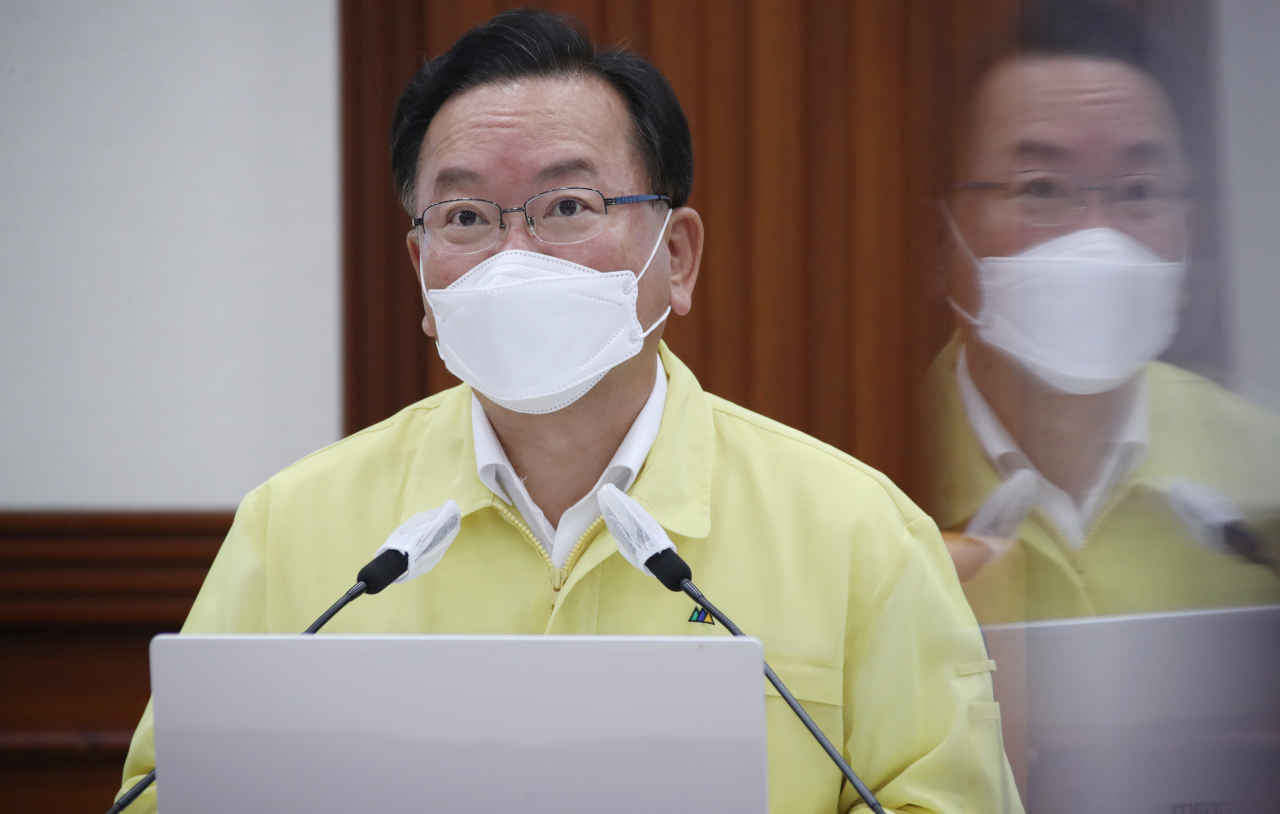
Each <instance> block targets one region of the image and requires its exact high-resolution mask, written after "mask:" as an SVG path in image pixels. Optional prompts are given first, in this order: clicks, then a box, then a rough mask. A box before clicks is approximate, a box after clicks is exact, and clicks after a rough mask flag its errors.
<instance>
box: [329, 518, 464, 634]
mask: <svg viewBox="0 0 1280 814" xmlns="http://www.w3.org/2000/svg"><path fill="white" fill-rule="evenodd" d="M461 526H462V511H461V510H460V509H459V508H458V504H457V503H454V502H453V501H452V500H449V501H445V504H444V505H443V506H440V507H439V508H436V509H432V510H430V511H426V512H419V513H418V514H415V515H414V516H413V517H410V518H409V519H408V520H406V521H404V523H402V524H401V525H400V527H399V528H397V529H396V530H395V531H393V532H391V536H390V537H388V538H387V541H386V542H385V543H383V544H382V545H381V546H379V547H378V550H377V552H376V553H375V554H374V557H373V559H372V560H370V561H369V564H368V565H366V566H365V567H364V568H361V569H360V573H358V574H356V584H355V585H352V586H351V590H349V591H347V592H346V593H345V594H343V595H342V597H341V598H340V599H339V600H338V601H337V602H334V603H333V605H332V606H330V608H329V609H328V610H327V611H325V612H324V613H322V614H320V618H319V619H317V620H315V621H314V622H312V623H311V627H309V628H307V629H306V630H305V631H303V635H304V636H305V635H309V634H312V633H315V632H316V631H318V630H319V629H320V628H322V627H324V626H325V623H326V622H328V621H329V620H330V619H332V618H333V617H334V615H335V614H337V612H338V611H340V610H342V609H343V608H345V607H346V606H347V605H348V603H350V602H351V600H353V599H355V598H356V597H358V596H361V595H363V594H376V593H381V592H382V590H383V589H384V588H386V587H387V586H388V585H390V584H391V583H392V582H407V581H408V580H411V579H414V578H415V577H420V576H422V575H423V574H425V573H427V572H428V571H430V570H431V569H432V568H435V567H436V563H438V562H440V558H441V557H443V556H444V552H445V550H446V549H448V548H449V546H450V545H451V544H452V543H453V541H454V540H455V539H456V538H457V536H458V529H459V528H460V527H461Z"/></svg>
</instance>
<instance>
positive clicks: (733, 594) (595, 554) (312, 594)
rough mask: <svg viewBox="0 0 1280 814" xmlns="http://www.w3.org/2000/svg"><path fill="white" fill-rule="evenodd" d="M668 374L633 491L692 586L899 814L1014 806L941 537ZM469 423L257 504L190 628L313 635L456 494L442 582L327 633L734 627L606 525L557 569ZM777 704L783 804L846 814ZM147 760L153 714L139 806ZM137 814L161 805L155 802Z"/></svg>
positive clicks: (816, 454) (263, 491) (360, 448)
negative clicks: (653, 435)
mask: <svg viewBox="0 0 1280 814" xmlns="http://www.w3.org/2000/svg"><path fill="white" fill-rule="evenodd" d="M662 361H663V364H664V365H665V367H666V370H667V372H668V374H669V376H670V383H669V388H668V393H667V400H666V404H665V407H664V412H663V417H662V425H661V429H660V431H659V433H658V437H657V440H656V441H655V443H654V445H653V448H652V451H651V452H650V453H649V457H648V459H647V461H646V462H645V465H644V468H643V469H642V470H641V472H640V474H639V477H638V478H637V479H636V481H635V483H634V484H633V485H632V487H631V489H630V491H629V494H630V495H631V496H632V497H634V498H635V499H636V500H637V501H639V502H640V504H641V505H643V506H644V507H645V509H646V510H648V511H649V512H651V513H652V515H653V516H654V518H655V519H656V520H657V521H658V522H659V523H660V524H661V525H662V526H663V527H665V528H666V529H667V530H668V532H669V533H670V535H671V538H672V540H673V541H674V542H675V544H676V546H677V547H678V549H679V551H680V554H681V556H682V557H684V559H685V560H687V561H688V563H689V565H690V566H691V567H692V568H693V574H694V580H695V582H696V583H697V584H698V587H699V588H701V589H702V590H703V591H705V592H706V594H707V596H708V597H710V598H711V599H712V601H714V602H715V603H716V604H717V605H719V607H720V608H722V609H723V610H724V611H725V613H727V614H728V615H729V616H730V617H731V618H732V619H733V620H734V621H735V622H737V623H738V624H739V625H740V626H741V627H742V628H743V630H745V631H747V632H748V633H749V634H751V635H754V636H758V637H759V638H760V639H761V640H762V641H763V642H764V645H765V651H766V658H767V659H768V661H769V663H770V664H771V665H772V666H773V668H774V669H775V670H776V671H777V673H778V675H779V676H780V677H781V678H782V679H783V681H784V682H786V684H787V685H788V687H790V689H791V690H792V691H793V692H794V693H795V694H796V696H797V697H799V698H800V699H801V701H802V702H803V703H804V705H805V707H806V709H808V710H809V712H810V714H811V715H812V716H813V718H814V720H816V721H817V723H818V724H819V725H820V726H821V727H822V728H823V730H824V731H825V732H826V733H827V735H828V737H830V738H831V740H832V741H833V742H834V743H835V744H837V745H842V746H843V751H844V753H845V756H846V757H847V759H848V760H849V763H850V764H851V765H852V766H853V767H854V770H855V771H857V772H858V773H859V776H860V777H861V778H862V779H863V780H864V781H865V782H866V783H867V784H868V785H869V786H870V787H871V788H872V789H873V790H874V791H875V792H876V793H877V794H878V795H879V798H880V800H881V802H882V803H883V804H884V805H885V806H886V807H887V808H891V809H896V810H899V811H913V812H924V811H928V812H939V814H941V812H957V813H958V812H962V811H964V812H975V813H981V814H989V812H1004V811H1009V810H1014V811H1020V810H1021V806H1020V805H1019V804H1018V803H1017V801H1016V799H1015V800H1013V801H1011V802H1009V803H1008V806H1011V807H1012V808H1009V807H1006V802H1005V801H1004V800H1003V798H1002V797H1001V795H1002V793H1004V789H1005V786H1003V785H1002V784H1003V783H1005V782H1007V781H1006V778H1007V776H1008V775H1007V772H1008V770H1007V763H1006V761H1005V759H1004V754H1003V750H1002V747H1001V745H1000V731H999V714H998V708H997V707H996V705H995V704H994V703H993V701H992V696H991V680H990V675H989V673H988V672H987V671H988V670H989V669H990V666H989V663H987V655H986V651H985V648H984V646H983V643H982V639H981V637H980V634H979V632H978V629H977V627H976V625H975V622H974V619H973V614H972V613H971V612H970V610H969V608H968V605H967V604H966V603H965V599H964V596H963V594H962V593H961V591H960V586H959V583H958V581H957V580H956V576H955V572H954V570H953V568H952V566H951V563H950V560H949V559H948V557H947V553H946V550H945V548H944V547H943V545H942V542H941V538H940V536H939V534H938V530H937V527H936V526H935V525H934V524H933V521H932V520H930V519H929V518H928V517H927V516H925V515H924V514H923V513H922V512H920V510H919V509H917V508H916V506H915V505H913V504H912V503H911V502H910V501H909V500H908V499H907V498H906V497H905V496H903V494H902V493H901V492H899V491H898V489H896V488H895V487H894V486H893V485H892V484H891V483H890V482H889V481H888V480H887V479H885V478H884V477H883V476H882V475H880V474H879V473H877V472H874V471H872V470H871V469H869V468H867V467H866V466H863V465H862V464H860V463H858V462H857V461H855V460H853V459H852V458H850V457H849V456H847V455H845V454H843V453H841V452H839V451H837V450H835V449H833V448H831V447H828V446H826V445H824V444H821V443H819V442H817V441H815V440H813V439H811V438H809V437H807V436H805V435H803V434H801V433H799V432H796V431H795V430H792V429H789V428H787V427H785V426H782V425H780V424H777V423H775V422H773V421H769V420H767V419H765V418H762V417H760V416H757V415H755V414H753V413H751V412H749V411H747V410H744V409H742V408H740V407H737V406H735V405H733V404H730V403H728V402H725V401H723V400H721V399H719V398H716V397H714V396H711V395H708V394H706V393H704V392H703V391H702V389H701V388H700V387H699V386H698V383H697V381H696V380H695V379H694V377H693V375H692V374H691V373H690V372H689V370H688V368H686V367H685V366H684V365H683V364H681V363H680V362H679V361H678V360H677V359H676V358H675V357H674V356H672V355H671V353H670V352H669V351H668V350H667V349H666V348H665V346H664V347H663V348H662ZM470 409H471V394H470V391H469V390H468V389H467V388H466V387H465V386H464V387H458V388H454V389H452V390H449V391H447V392H444V393H440V394H438V395H436V396H433V397H432V398H429V399H427V400H425V401H422V402H419V403H417V404H415V405H413V406H411V407H408V408H406V409H405V410H403V411H401V412H400V413H399V414H397V415H395V416H393V417H391V418H389V419H387V420H386V421H383V422H382V423H380V424H377V425H375V426H372V427H370V428H368V429H366V430H363V431H361V432H359V433H356V434H355V435H353V436H351V437H349V438H347V439H345V440H343V441H340V442H338V443H337V444H334V445H333V446H331V447H328V448H327V449H324V450H321V451H320V452H317V453H315V454H313V455H311V456H310V457H308V458H305V459H303V460H302V461H300V462H298V463H296V464H294V465H293V466H291V467H289V468H288V469H286V470H284V471H283V472H281V473H279V474H278V475H276V476H275V477H273V478H272V479H271V480H269V481H267V482H266V483H265V484H263V485H262V486H260V487H259V488H257V489H255V490H254V491H253V492H251V493H250V494H249V495H248V496H247V497H246V498H245V499H244V501H243V503H241V505H240V508H239V511H237V513H236V519H235V524H234V525H233V527H232V529H231V533H230V534H229V535H228V537H227V540H226V542H225V543H224V545H223V546H222V549H221V551H220V552H219V554H218V557H217V559H216V560H215V562H214V564H213V567H212V568H211V569H210V571H209V575H208V578H207V579H206V580H205V583H204V586H203V587H202V588H201V590H200V595H199V597H198V598H197V599H196V603H195V606H194V607H193V608H192V610H191V615H190V616H189V617H188V619H187V622H186V624H185V625H184V627H183V631H184V632H187V633H213V632H244V633H260V632H261V633H282V632H298V631H302V630H304V629H305V628H306V627H307V626H308V625H309V624H311V622H312V621H313V620H314V619H315V618H316V617H317V616H319V615H320V613H321V612H323V611H324V610H325V609H326V608H327V607H328V606H329V605H330V604H331V603H332V602H333V601H334V600H335V599H336V598H337V597H339V596H341V595H342V593H343V592H344V591H346V590H347V588H349V587H350V586H351V583H352V582H353V579H354V575H355V573H356V571H357V570H359V568H360V567H361V566H362V565H364V564H365V562H367V561H368V560H369V558H370V556H371V555H372V553H373V551H374V550H375V549H376V548H377V546H378V545H380V544H381V543H382V541H383V540H384V539H385V538H386V537H387V535H388V534H390V532H391V531H392V530H393V529H395V528H396V527H397V526H398V525H399V524H400V523H401V522H403V521H404V520H406V519H408V518H409V517H410V516H412V515H413V514H415V513H417V512H421V511H424V510H427V509H430V508H433V507H435V506H438V505H440V504H441V503H443V502H444V501H445V500H447V499H449V498H452V499H453V500H456V501H457V502H458V504H459V506H460V507H461V509H462V512H463V520H462V529H461V532H460V534H459V536H458V538H457V540H456V542H454V544H453V546H452V547H451V548H450V549H449V551H448V553H447V554H446V555H445V557H444V559H443V560H442V561H441V562H440V564H439V565H438V566H436V568H435V569H434V570H433V571H431V572H430V573H429V574H427V575H426V576H424V577H421V578H418V579H416V580H414V581H413V582H409V583H406V584H403V585H394V586H392V587H391V588H389V589H388V590H387V591H386V592H385V593H381V594H379V595H377V596H373V597H366V598H362V599H360V600H358V601H356V602H354V603H353V604H352V605H350V606H349V607H348V608H346V609H345V610H344V611H343V612H342V613H341V614H339V615H338V616H337V617H335V618H334V620H333V621H332V622H330V623H329V624H328V626H327V627H326V628H325V631H324V632H325V633H357V632H373V631H377V632H380V633H527V634H538V633H547V634H552V633H555V634H637V635H668V636H669V635H707V634H712V633H714V632H716V631H721V632H724V631H723V629H722V628H720V627H714V628H713V627H708V626H707V625H705V624H700V623H697V622H690V621H689V618H690V615H691V613H692V611H693V603H692V601H691V600H689V599H688V598H687V597H685V596H683V595H681V594H675V593H671V592H669V591H667V590H666V589H665V588H663V587H662V585H660V584H659V583H658V582H657V581H656V580H654V579H653V578H652V577H648V576H646V575H645V574H643V573H641V572H640V571H639V570H637V569H636V568H634V567H632V566H631V565H630V564H628V563H627V561H626V560H625V559H623V558H622V556H621V555H620V554H618V553H617V549H616V545H615V543H614V540H613V538H612V537H611V536H610V535H609V533H608V530H607V529H606V528H604V527H603V524H602V523H601V522H600V521H599V520H597V521H596V523H595V524H594V525H593V526H592V527H591V528H590V529H588V531H587V532H586V533H585V534H584V535H583V537H582V538H581V539H580V540H579V541H578V544H577V547H576V548H575V549H574V551H573V553H572V554H571V555H570V557H569V559H568V560H567V562H566V563H565V566H564V568H562V569H557V568H555V567H554V566H553V565H552V564H551V563H550V561H549V560H548V559H547V557H546V556H545V555H544V554H543V552H542V549H541V548H540V547H539V546H538V545H537V543H536V542H535V540H534V538H533V537H532V535H531V534H530V532H529V530H528V529H527V528H526V527H525V526H524V524H523V523H522V522H521V520H520V517H519V515H518V514H517V513H516V512H515V511H514V510H513V509H511V508H510V507H508V506H507V505H506V504H504V503H503V502H502V501H501V500H500V499H499V498H497V497H496V496H495V495H494V494H493V493H492V492H490V491H489V489H487V488H486V487H485V486H484V484H483V483H481V481H480V480H479V478H478V477H477V475H476V462H475V453H474V449H473V446H472V435H471V417H470ZM725 635H728V634H727V633H725ZM761 685H762V690H763V689H765V688H764V679H763V678H762V679H761ZM767 692H769V693H770V696H769V697H768V699H767V701H766V708H767V722H768V744H769V793H770V802H771V807H772V810H773V811H775V812H797V813H798V812H835V811H848V810H850V809H851V808H853V806H854V802H855V800H856V799H857V798H856V794H855V793H854V792H853V790H852V789H851V788H849V787H848V786H847V784H843V785H842V777H841V775H840V774H839V772H838V770H837V769H836V768H835V767H834V766H833V765H832V764H831V762H830V761H829V759H828V758H827V756H826V755H825V754H824V753H823V752H822V750H821V748H820V747H819V746H818V745H817V744H816V743H815V742H814V741H813V740H812V738H811V737H810V735H809V733H808V732H807V731H806V730H805V728H804V726H803V725H802V724H801V723H800V722H799V721H798V720H796V719H795V717H794V716H793V715H792V713H791V711H790V710H789V709H788V708H787V706H786V705H785V703H784V702H783V701H782V699H781V698H779V697H777V696H776V695H774V694H773V690H772V688H768V690H767ZM153 755H154V749H153V745H152V719H151V710H150V708H148V710H147V712H146V713H145V714H144V716H143V719H142V722H141V723H140V724H139V727H138V731H137V733H136V735H135V736H134V740H133V744H132V746H131V748H130V752H129V757H128V759H127V761H126V764H125V772H124V776H125V788H128V787H129V786H131V785H132V784H133V782H134V781H135V780H136V779H138V778H139V777H141V776H142V775H143V774H145V773H146V772H147V771H149V770H150V769H151V768H152V766H153V765H154V763H153V761H154V757H153ZM230 780H232V779H231V778H229V781H230ZM572 780H573V778H572V776H571V774H570V776H567V777H564V778H557V782H572ZM157 785H158V786H159V787H160V788H161V789H163V787H164V777H163V775H161V777H160V778H159V780H158V781H157ZM135 805H137V806H138V809H137V810H138V811H146V810H148V809H152V810H153V809H154V806H155V798H154V796H153V793H152V792H148V793H147V795H146V796H145V797H143V798H140V800H139V802H138V803H136V804H135Z"/></svg>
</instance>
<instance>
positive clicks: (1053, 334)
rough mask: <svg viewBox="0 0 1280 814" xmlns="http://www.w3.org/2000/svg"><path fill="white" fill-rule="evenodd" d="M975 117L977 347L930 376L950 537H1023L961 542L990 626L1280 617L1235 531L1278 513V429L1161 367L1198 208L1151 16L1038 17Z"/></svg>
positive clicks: (1268, 578)
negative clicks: (1152, 63)
mask: <svg viewBox="0 0 1280 814" xmlns="http://www.w3.org/2000/svg"><path fill="white" fill-rule="evenodd" d="M970 113H971V122H970V125H969V129H968V133H967V141H966V143H965V145H964V148H965V149H964V150H963V154H962V159H961V165H960V172H961V173H962V176H961V180H962V183H959V184H957V185H956V187H955V189H954V192H953V194H952V195H951V199H950V201H949V202H948V207H947V209H948V215H947V217H948V220H949V222H950V224H951V226H952V228H953V236H954V237H955V246H956V251H955V258H954V259H955V264H954V266H953V269H952V285H951V289H952V297H953V305H954V307H955V310H956V313H957V315H958V318H959V323H960V331H959V333H958V335H957V338H956V339H955V340H954V341H953V342H952V343H951V345H950V346H949V347H948V348H947V349H946V350H945V351H944V353H943V354H942V356H941V357H939V359H938V360H937V362H936V363H935V365H934V368H933V370H932V371H931V373H930V376H931V386H932V388H933V397H932V401H933V403H934V406H935V407H936V408H937V410H938V414H937V416H936V424H935V429H936V430H937V437H936V441H937V445H936V446H934V459H933V460H934V465H935V467H936V471H937V472H938V474H939V480H938V482H937V484H936V487H937V488H936V494H935V495H934V501H935V505H934V506H933V515H934V517H935V519H937V520H938V523H939V525H940V526H942V527H943V528H949V529H954V530H957V531H960V530H968V531H969V532H970V533H971V534H977V535H981V534H984V533H986V534H994V535H995V536H996V537H1000V536H1002V535H1007V536H1009V537H1015V536H1016V538H1017V540H1016V543H1015V544H1013V545H1011V546H1007V547H1006V546H1002V545H1001V544H1000V542H999V541H998V540H996V541H989V542H990V545H989V546H983V545H980V544H977V543H975V542H974V541H973V539H972V537H970V538H956V537H951V536H949V537H948V545H949V547H950V548H951V549H952V552H953V556H954V557H955V560H956V563H957V567H958V569H959V570H960V571H961V576H962V578H968V577H972V578H971V579H969V580H968V581H967V582H966V584H965V591H966V594H967V595H968V597H969V599H970V601H971V603H972V605H973V607H974V609H975V611H976V612H977V615H978V617H979V619H980V620H981V621H984V622H985V621H1006V620H1017V619H1026V618H1031V619H1035V618H1052V617H1060V616H1075V615H1089V614H1114V613H1133V612H1142V611H1156V610H1167V609H1176V608H1196V607H1212V606H1223V605H1247V604H1263V603H1273V602H1280V578H1277V575H1276V572H1275V571H1274V570H1273V568H1272V567H1271V566H1270V565H1269V564H1268V563H1267V559H1268V555H1267V552H1266V551H1265V550H1264V549H1259V548H1258V545H1259V539H1260V538H1259V537H1258V536H1257V535H1256V534H1251V533H1248V532H1247V531H1245V532H1243V537H1241V534H1239V533H1237V532H1241V530H1247V529H1254V530H1255V531H1256V529H1257V528H1258V526H1259V524H1265V522H1266V521H1268V520H1269V519H1274V516H1275V514H1276V510H1277V507H1280V424H1278V423H1277V421H1276V420H1275V419H1274V418H1273V417H1271V416H1269V415H1266V414H1264V413H1262V412H1261V411H1260V410H1258V409H1256V408H1254V407H1252V406H1251V405H1249V404H1247V403H1245V402H1244V401H1243V400H1241V399H1239V398H1237V397H1235V396H1233V395H1231V394H1229V393H1227V392H1225V391H1223V390H1221V389H1220V388H1218V387H1217V386H1215V385H1213V384H1211V383H1210V382H1208V381H1205V380H1204V379H1201V378H1199V377H1197V376H1195V375H1193V374H1191V373H1188V372H1186V371H1183V370H1179V369H1177V368H1174V367H1171V366H1169V365H1165V364H1162V363H1159V362H1153V361H1152V360H1154V359H1155V358H1156V357H1157V356H1158V355H1159V354H1160V353H1161V352H1163V351H1164V349H1165V348H1166V347H1168V345H1169V342H1170V340H1171V339H1172V336H1173V333H1174V330H1175V328H1176V320H1177V311H1178V304H1179V297H1180V284H1181V278H1182V274H1183V269H1184V265H1185V262H1186V258H1187V250H1188V238H1187V234H1188V223H1189V219H1190V217H1191V211H1190V205H1189V202H1188V200H1187V194H1186V190H1187V185H1188V171H1187V166H1186V163H1185V159H1184V156H1183V152H1182V147H1181V145H1180V143H1179V134H1178V127H1177V123H1176V120H1175V116H1174V113H1173V110H1172V107H1171V104H1170V101H1169V98H1168V96H1167V94H1166V92H1165V90H1164V88H1163V87H1162V85H1161V83H1160V82H1159V80H1158V79H1157V77H1156V76H1155V75H1154V74H1153V73H1152V71H1151V70H1150V69H1149V67H1148V63H1147V60H1146V55H1145V47H1144V44H1143V32H1142V31H1141V28H1140V26H1139V24H1138V22H1137V20H1136V18H1134V17H1132V16H1131V15H1130V14H1129V13H1128V12H1126V11H1123V10H1120V9H1119V8H1118V7H1115V6H1110V5H1108V4H1104V3H1093V2H1075V3H1046V4H1042V5H1041V6H1040V7H1038V8H1037V9H1036V10H1035V12H1034V13H1030V14H1028V15H1027V17H1026V18H1025V20H1024V30H1023V37H1022V44H1021V49H1020V50H1019V51H1017V52H1014V53H1012V54H1011V55H1009V56H1007V57H1006V58H1004V59H1001V60H999V61H997V62H995V63H994V65H993V66H992V67H990V68H989V69H988V70H987V71H986V72H985V73H984V74H983V76H982V77H981V78H980V81H979V82H978V84H977V85H976V90H975V93H974V97H973V101H972V106H971V109H970ZM1022 472H1029V473H1031V474H1030V475H1019V474H1018V473H1022ZM1015 476H1017V477H1018V478H1019V481H1018V482H1016V483H1015V482H1014V480H1013V479H1014V478H1015ZM1001 484H1004V486H1003V487H1001ZM1024 484H1025V486H1026V490H1025V493H1024V494H1023V495H1021V496H1020V495H1018V494H1017V492H1018V491H1019V489H1020V488H1021V486H1022V485H1024ZM997 487H1001V488H999V489H997ZM1020 501H1021V508H1022V511H1018V510H1017V506H1018V505H1019V503H1020ZM997 504H998V505H997ZM1028 505H1030V506H1031V507H1032V508H1031V510H1030V513H1029V514H1028V515H1025V517H1026V519H1025V521H1024V522H1020V521H1021V520H1022V517H1023V516H1024V512H1025V509H1026V508H1027V506H1028ZM975 518H976V519H977V525H980V526H985V527H984V528H978V529H975V528H974V525H975ZM990 523H994V526H990V525H989V524H990ZM1001 523H1003V524H1004V526H1005V528H1004V529H1003V531H1002V532H999V531H997V532H993V531H992V528H994V527H996V526H999V525H1000V524H1001ZM974 574H976V576H974Z"/></svg>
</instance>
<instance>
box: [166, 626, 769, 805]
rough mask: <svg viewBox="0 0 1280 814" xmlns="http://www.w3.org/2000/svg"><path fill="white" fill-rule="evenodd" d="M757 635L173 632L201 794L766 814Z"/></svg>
mask: <svg viewBox="0 0 1280 814" xmlns="http://www.w3.org/2000/svg"><path fill="white" fill-rule="evenodd" d="M763 659H764V652H763V648H762V646H761V644H760V642H759V640H757V639H750V638H747V639H741V638H739V639H734V638H726V637H720V638H701V637H674V638H647V637H603V636H601V637H592V636H564V637H553V636H325V635H320V636H296V635H293V636H158V637H156V639H155V640H154V641H153V642H152V644H151V685H152V692H153V694H154V698H155V720H156V731H155V739H156V771H157V777H158V779H157V788H158V789H159V792H158V793H159V795H160V797H161V799H162V800H163V807H164V808H165V809H167V810H169V811H182V812H191V813H192V814H199V812H226V811H237V812H273V814H274V812H283V811H299V812H301V811H316V812H319V811H354V810H364V811H378V812H384V813H385V814H395V813H397V812H424V811H449V812H497V811H520V812H531V813H532V812H558V813H559V814H563V813H564V812H578V811H583V812H585V811H611V812H636V814H641V812H645V814H648V813H649V812H655V811H663V812H697V813H698V814H706V812H714V811H733V812H761V813H763V812H765V811H766V810H767V808H768V801H767V785H766V784H767V759H766V747H765V717H764V678H763Z"/></svg>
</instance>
